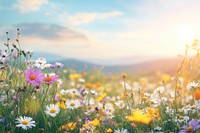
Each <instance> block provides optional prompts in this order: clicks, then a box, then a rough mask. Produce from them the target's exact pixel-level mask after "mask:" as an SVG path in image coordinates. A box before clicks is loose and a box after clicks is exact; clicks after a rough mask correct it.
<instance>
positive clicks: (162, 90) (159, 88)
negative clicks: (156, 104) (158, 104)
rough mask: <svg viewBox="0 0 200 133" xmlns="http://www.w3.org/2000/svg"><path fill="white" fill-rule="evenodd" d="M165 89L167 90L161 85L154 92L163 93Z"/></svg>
mask: <svg viewBox="0 0 200 133" xmlns="http://www.w3.org/2000/svg"><path fill="white" fill-rule="evenodd" d="M164 90H165V88H164V87H163V86H160V87H158V88H156V89H155V90H154V92H153V93H154V94H155V93H158V94H162V93H163V92H164Z"/></svg>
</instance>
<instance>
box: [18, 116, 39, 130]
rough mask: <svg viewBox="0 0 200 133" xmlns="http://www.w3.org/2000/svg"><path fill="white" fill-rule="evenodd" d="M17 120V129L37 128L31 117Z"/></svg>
mask: <svg viewBox="0 0 200 133" xmlns="http://www.w3.org/2000/svg"><path fill="white" fill-rule="evenodd" d="M16 120H17V122H16V123H17V124H18V125H16V127H21V128H23V129H25V130H27V129H29V128H32V127H35V126H36V125H35V121H32V118H31V117H26V116H24V117H22V116H20V117H19V118H17V119H16Z"/></svg>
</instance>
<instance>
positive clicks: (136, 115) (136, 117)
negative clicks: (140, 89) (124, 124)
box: [127, 110, 151, 124]
mask: <svg viewBox="0 0 200 133" xmlns="http://www.w3.org/2000/svg"><path fill="white" fill-rule="evenodd" d="M127 120H128V121H135V122H138V123H142V124H149V123H150V122H151V117H149V115H148V113H145V114H143V113H142V110H138V111H135V112H133V114H132V115H131V116H128V117H127Z"/></svg>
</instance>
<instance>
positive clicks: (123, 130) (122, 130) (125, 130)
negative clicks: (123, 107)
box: [114, 128, 128, 133]
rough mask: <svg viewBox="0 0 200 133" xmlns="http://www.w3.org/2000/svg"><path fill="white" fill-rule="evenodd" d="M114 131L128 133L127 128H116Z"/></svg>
mask: <svg viewBox="0 0 200 133" xmlns="http://www.w3.org/2000/svg"><path fill="white" fill-rule="evenodd" d="M114 133H128V130H127V129H123V128H122V129H121V130H120V129H116V130H115V131H114Z"/></svg>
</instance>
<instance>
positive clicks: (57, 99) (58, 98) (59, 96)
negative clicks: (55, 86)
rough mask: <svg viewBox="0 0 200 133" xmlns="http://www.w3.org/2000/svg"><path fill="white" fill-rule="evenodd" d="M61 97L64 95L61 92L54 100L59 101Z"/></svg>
mask: <svg viewBox="0 0 200 133" xmlns="http://www.w3.org/2000/svg"><path fill="white" fill-rule="evenodd" d="M61 97H62V96H61V95H60V94H56V95H55V97H54V101H55V102H59V100H60V98H61Z"/></svg>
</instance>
